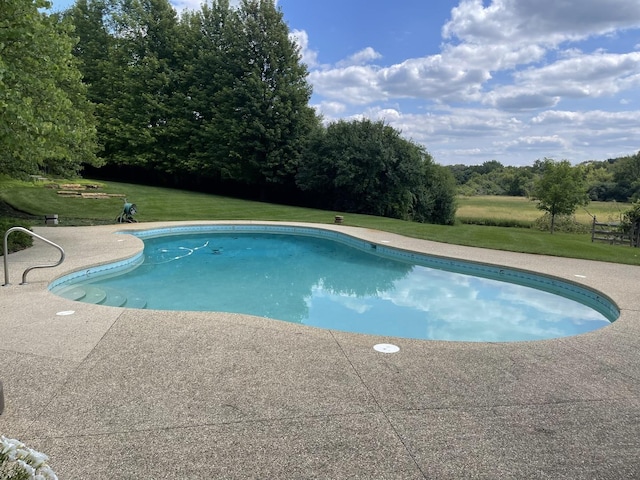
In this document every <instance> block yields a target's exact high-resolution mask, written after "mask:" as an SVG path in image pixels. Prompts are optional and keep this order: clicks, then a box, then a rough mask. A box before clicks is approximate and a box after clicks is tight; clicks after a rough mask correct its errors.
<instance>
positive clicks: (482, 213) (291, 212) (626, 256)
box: [0, 178, 640, 265]
mask: <svg viewBox="0 0 640 480" xmlns="http://www.w3.org/2000/svg"><path fill="white" fill-rule="evenodd" d="M83 183H88V184H100V185H101V188H100V189H99V190H97V191H98V192H102V193H112V194H121V195H126V198H127V201H129V202H132V203H135V204H136V205H137V206H138V214H137V215H136V217H135V218H136V219H137V220H138V221H140V222H145V221H171V220H275V221H304V222H313V223H333V220H334V216H335V215H344V217H345V224H346V225H352V226H359V227H365V228H372V229H377V230H385V231H389V232H393V233H398V234H401V235H406V236H410V237H416V238H422V239H426V240H434V241H438V242H445V243H452V244H458V245H469V246H476V247H484V248H493V249H497V250H508V251H515V252H526V253H536V254H546V255H555V256H563V257H573V258H584V259H590V260H600V261H608V262H616V263H626V264H632V265H640V249H636V248H630V247H628V246H619V245H608V244H606V243H592V242H591V236H590V234H563V233H556V234H554V235H551V234H549V233H548V232H540V231H537V230H534V229H528V228H505V227H491V226H482V225H466V224H458V225H455V226H443V225H428V224H420V223H414V222H406V221H402V220H395V219H390V218H383V217H374V216H369V215H358V214H351V213H343V212H329V211H324V210H314V209H308V208H300V207H289V206H283V205H275V204H269V203H261V202H252V201H246V200H238V199H233V198H228V197H220V196H216V195H208V194H204V193H194V192H188V191H182V190H173V189H166V188H158V187H148V186H144V185H133V184H125V183H115V182H97V181H92V180H84V181H83ZM57 191H58V189H56V188H47V187H46V186H45V184H43V183H42V182H38V183H29V182H17V181H14V180H8V179H3V178H0V199H1V200H3V201H4V202H6V203H8V204H10V205H11V206H12V207H13V208H15V209H17V210H20V211H22V212H27V213H29V214H32V215H34V216H35V217H34V221H35V223H40V224H43V223H44V222H43V220H42V219H43V216H44V215H45V214H48V213H57V214H58V215H59V222H60V225H96V224H107V223H114V222H115V218H116V217H117V216H118V215H119V214H120V212H121V211H122V206H123V199H122V198H109V199H89V198H73V197H71V198H69V197H63V196H61V195H59V194H58V193H57ZM88 192H91V191H89V190H88ZM459 205H460V207H459V210H458V216H459V217H471V216H472V217H475V218H500V219H516V220H522V221H525V220H530V221H533V220H535V219H536V218H537V217H539V216H540V214H541V212H540V211H539V210H537V209H536V208H535V204H534V202H530V201H529V200H527V199H523V198H519V197H464V198H461V199H460V203H459ZM619 209H621V210H625V206H624V205H619V204H607V203H595V202H594V203H592V204H590V205H589V206H587V210H588V211H589V212H590V213H591V214H595V215H597V216H598V218H599V219H601V220H604V219H607V218H609V217H608V216H614V218H615V215H618V212H619ZM579 218H580V221H583V219H584V221H585V223H590V222H591V217H589V215H588V214H587V213H586V212H584V214H582V213H581V214H579Z"/></svg>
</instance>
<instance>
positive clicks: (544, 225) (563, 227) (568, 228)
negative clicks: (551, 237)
mask: <svg viewBox="0 0 640 480" xmlns="http://www.w3.org/2000/svg"><path fill="white" fill-rule="evenodd" d="M533 228H535V229H537V230H541V231H543V232H548V231H550V230H551V214H550V213H549V212H547V213H545V214H544V215H542V216H541V217H539V218H537V219H536V221H535V222H534V223H533ZM553 230H554V232H564V233H589V232H591V226H590V225H586V224H584V223H580V222H578V221H577V220H576V217H575V215H556V218H555V221H554V228H553Z"/></svg>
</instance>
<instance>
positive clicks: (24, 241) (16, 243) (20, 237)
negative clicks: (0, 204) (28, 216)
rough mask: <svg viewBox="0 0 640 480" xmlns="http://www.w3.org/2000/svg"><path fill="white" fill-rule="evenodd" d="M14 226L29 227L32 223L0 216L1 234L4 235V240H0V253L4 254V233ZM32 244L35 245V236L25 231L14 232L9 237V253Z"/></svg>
mask: <svg viewBox="0 0 640 480" xmlns="http://www.w3.org/2000/svg"><path fill="white" fill-rule="evenodd" d="M12 227H24V228H29V227H30V225H27V224H25V223H24V222H19V221H14V220H11V219H7V218H0V235H2V240H1V241H0V255H4V235H5V233H6V232H7V230H9V229H10V228H12ZM31 245H33V237H31V236H30V235H27V234H26V233H23V232H13V233H12V234H11V235H9V238H7V250H9V253H13V252H17V251H19V250H24V249H25V248H27V247H30V246H31Z"/></svg>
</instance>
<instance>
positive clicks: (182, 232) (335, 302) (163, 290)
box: [50, 225, 619, 341]
mask: <svg viewBox="0 0 640 480" xmlns="http://www.w3.org/2000/svg"><path fill="white" fill-rule="evenodd" d="M134 234H135V235H137V236H139V237H140V238H142V239H143V240H144V242H145V249H144V252H142V253H141V254H140V255H137V256H136V257H134V258H131V259H128V260H126V261H122V262H117V263H115V264H110V265H105V266H100V267H95V268H91V269H87V270H82V271H79V272H75V273H73V274H71V275H67V276H65V277H62V278H60V279H58V280H56V281H54V282H53V283H52V284H51V285H50V289H51V290H52V291H53V292H54V293H57V294H59V295H61V296H64V297H66V298H70V299H74V300H79V301H88V302H91V303H100V304H104V305H112V306H125V307H129V308H152V309H161V310H204V311H225V312H237V313H245V314H251V315H258V316H262V317H267V318H273V319H277V320H285V321H290V322H297V323H302V324H305V325H312V326H317V327H321V328H329V329H335V330H345V331H351V332H360V333H369V334H376V335H385V336H393V337H405V338H420V339H439V340H465V341H517V340H536V339H545V338H555V337H563V336H569V335H576V334H579V333H583V332H587V331H591V330H594V329H597V328H601V327H603V326H605V325H608V324H609V323H610V322H611V321H613V320H615V319H616V318H617V317H618V315H619V312H618V310H617V308H616V307H615V305H613V304H612V302H610V301H609V300H608V299H607V298H605V297H603V296H602V295H601V294H599V293H598V292H595V291H592V290H589V289H586V288H584V287H581V286H578V285H576V284H573V283H569V282H565V281H562V280H559V279H555V278H551V277H546V276H542V275H536V274H533V273H529V272H524V271H519V270H511V269H505V268H500V267H496V266H490V265H483V264H476V263H470V262H461V261H457V260H453V259H449V258H441V257H431V256H428V255H425V254H420V253H416V252H410V251H404V250H398V249H394V248H392V247H389V246H386V245H381V244H374V243H371V242H367V241H365V240H361V239H357V238H354V237H350V236H348V235H345V234H342V233H340V232H336V231H331V230H324V229H321V228H309V227H290V226H261V225H215V226H212V225H209V226H189V227H174V228H168V229H154V230H147V231H140V232H135V233H134Z"/></svg>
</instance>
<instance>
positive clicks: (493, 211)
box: [457, 196, 630, 225]
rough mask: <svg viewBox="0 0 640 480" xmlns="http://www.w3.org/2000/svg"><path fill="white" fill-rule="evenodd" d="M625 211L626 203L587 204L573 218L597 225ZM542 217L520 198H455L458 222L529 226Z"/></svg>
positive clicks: (612, 219) (526, 201)
mask: <svg viewBox="0 0 640 480" xmlns="http://www.w3.org/2000/svg"><path fill="white" fill-rule="evenodd" d="M629 208H630V205H629V204H626V203H618V202H591V203H589V205H587V206H586V207H584V208H583V207H580V208H578V210H577V211H576V213H575V216H576V220H577V221H578V222H580V223H584V224H587V225H590V224H591V222H592V221H593V215H595V216H596V217H597V218H598V220H600V221H619V220H620V215H621V212H624V211H625V210H628V209H629ZM543 213H544V212H542V211H541V210H538V209H537V208H536V202H534V201H531V200H529V199H527V198H524V197H502V196H500V197H498V196H478V197H462V196H461V197H458V212H457V217H458V219H459V220H463V219H473V220H475V221H477V220H480V219H493V220H503V221H506V220H513V221H517V222H522V223H526V222H531V223H533V222H534V221H535V220H536V219H537V218H539V217H541V216H542V214H543ZM474 223H475V222H474Z"/></svg>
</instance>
